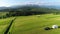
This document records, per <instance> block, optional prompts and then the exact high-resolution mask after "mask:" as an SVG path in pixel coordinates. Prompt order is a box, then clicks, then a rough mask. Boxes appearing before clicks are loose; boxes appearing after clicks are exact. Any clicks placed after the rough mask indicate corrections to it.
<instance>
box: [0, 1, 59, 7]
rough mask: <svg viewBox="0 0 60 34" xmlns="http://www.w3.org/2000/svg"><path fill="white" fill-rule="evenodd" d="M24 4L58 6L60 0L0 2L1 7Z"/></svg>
mask: <svg viewBox="0 0 60 34" xmlns="http://www.w3.org/2000/svg"><path fill="white" fill-rule="evenodd" d="M26 4H37V5H60V0H0V7H1V6H6V7H9V6H13V5H26Z"/></svg>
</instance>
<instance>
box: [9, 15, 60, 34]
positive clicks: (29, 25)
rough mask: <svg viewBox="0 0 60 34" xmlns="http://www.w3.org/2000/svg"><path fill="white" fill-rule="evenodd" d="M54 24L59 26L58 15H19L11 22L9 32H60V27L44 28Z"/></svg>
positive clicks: (43, 33) (59, 19)
mask: <svg viewBox="0 0 60 34" xmlns="http://www.w3.org/2000/svg"><path fill="white" fill-rule="evenodd" d="M54 24H56V25H59V26H60V15H53V14H45V15H41V16H37V15H32V16H19V17H17V18H16V20H15V21H14V22H13V25H12V27H11V29H10V34H60V28H57V29H52V30H48V31H46V30H44V28H45V27H51V26H52V25H54Z"/></svg>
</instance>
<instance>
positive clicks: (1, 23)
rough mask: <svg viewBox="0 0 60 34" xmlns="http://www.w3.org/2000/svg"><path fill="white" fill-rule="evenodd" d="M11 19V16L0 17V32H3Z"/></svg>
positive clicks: (1, 33) (0, 33)
mask: <svg viewBox="0 0 60 34" xmlns="http://www.w3.org/2000/svg"><path fill="white" fill-rule="evenodd" d="M12 19H13V17H10V18H6V19H0V34H4V32H5V31H6V29H7V27H8V26H9V24H10V21H11V20H12Z"/></svg>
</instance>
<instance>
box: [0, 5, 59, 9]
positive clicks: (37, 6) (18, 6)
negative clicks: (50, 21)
mask: <svg viewBox="0 0 60 34" xmlns="http://www.w3.org/2000/svg"><path fill="white" fill-rule="evenodd" d="M21 7H24V8H27V7H35V8H40V7H42V8H53V9H60V6H46V5H44V6H40V5H24V6H20V5H16V6H11V7H0V10H5V9H17V8H21Z"/></svg>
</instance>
